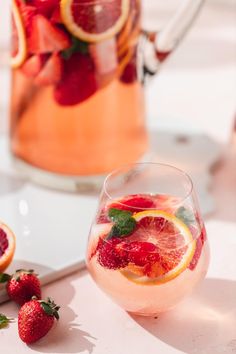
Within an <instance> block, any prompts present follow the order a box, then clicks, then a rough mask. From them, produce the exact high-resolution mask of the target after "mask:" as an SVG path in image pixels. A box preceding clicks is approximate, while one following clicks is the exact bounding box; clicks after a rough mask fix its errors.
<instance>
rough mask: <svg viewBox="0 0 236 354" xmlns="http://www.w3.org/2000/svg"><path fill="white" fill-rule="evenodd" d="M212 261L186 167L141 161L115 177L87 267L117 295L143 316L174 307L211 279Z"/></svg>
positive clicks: (94, 227)
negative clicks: (209, 269) (198, 285)
mask: <svg viewBox="0 0 236 354" xmlns="http://www.w3.org/2000/svg"><path fill="white" fill-rule="evenodd" d="M208 263H209V247H208V243H207V238H206V231H205V227H204V224H203V221H202V217H201V214H200V212H199V207H198V203H197V200H196V196H195V193H194V190H193V184H192V181H191V179H190V177H189V176H188V175H187V174H186V173H184V172H183V171H181V170H179V169H177V168H175V167H172V166H169V165H164V164H158V163H137V164H132V165H127V166H125V167H122V168H120V169H118V170H115V171H114V172H112V173H111V174H110V175H108V177H107V178H106V180H105V182H104V186H103V190H102V194H101V198H100V204H99V208H98V211H97V214H96V218H95V220H94V222H93V224H92V227H91V231H90V236H89V241H88V249H87V266H88V269H89V271H90V273H91V275H92V277H93V279H94V280H95V282H96V283H97V285H98V286H99V287H100V288H101V289H102V290H103V291H104V292H105V293H106V294H107V295H109V296H110V297H111V298H112V300H114V301H115V302H116V303H118V304H119V305H120V306H121V307H122V308H123V309H125V310H127V311H129V312H132V313H135V314H139V315H145V316H151V315H156V314H158V313H160V312H163V311H166V310H169V309H171V308H172V307H173V306H175V305H176V304H177V303H178V302H179V301H180V300H182V299H183V298H184V297H185V296H186V295H187V294H189V293H190V292H191V291H192V289H193V288H194V287H195V286H196V284H197V283H198V282H199V281H200V280H201V279H203V278H204V276H205V275H206V272H207V269H208Z"/></svg>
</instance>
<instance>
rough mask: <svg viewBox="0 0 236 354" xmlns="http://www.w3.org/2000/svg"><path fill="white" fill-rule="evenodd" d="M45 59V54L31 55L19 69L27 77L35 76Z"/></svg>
mask: <svg viewBox="0 0 236 354" xmlns="http://www.w3.org/2000/svg"><path fill="white" fill-rule="evenodd" d="M47 59H48V55H47V54H38V55H32V56H31V57H30V58H29V59H27V60H26V62H25V63H24V64H23V65H22V67H21V71H22V72H23V73H24V74H25V75H26V76H28V77H35V76H37V75H38V74H39V72H40V70H41V69H42V68H43V66H44V64H45V63H46V61H47Z"/></svg>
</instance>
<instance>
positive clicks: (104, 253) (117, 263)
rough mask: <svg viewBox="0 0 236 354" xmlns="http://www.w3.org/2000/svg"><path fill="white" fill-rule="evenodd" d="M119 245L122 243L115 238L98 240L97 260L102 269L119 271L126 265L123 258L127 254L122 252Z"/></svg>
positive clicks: (125, 260) (126, 261) (125, 259)
mask: <svg viewBox="0 0 236 354" xmlns="http://www.w3.org/2000/svg"><path fill="white" fill-rule="evenodd" d="M120 244H122V242H121V241H120V240H119V239H117V238H114V239H111V240H107V241H106V240H102V239H100V240H99V242H98V246H97V252H98V258H97V260H98V262H99V263H100V265H101V266H102V267H105V268H108V269H119V268H124V267H126V266H127V265H128V260H127V258H126V257H125V255H126V254H127V252H126V253H124V251H123V252H122V247H121V248H120V247H119V246H120Z"/></svg>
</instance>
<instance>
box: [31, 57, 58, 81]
mask: <svg viewBox="0 0 236 354" xmlns="http://www.w3.org/2000/svg"><path fill="white" fill-rule="evenodd" d="M62 72H63V61H62V58H61V57H60V55H59V54H58V53H53V54H52V55H51V57H50V58H49V59H48V60H47V62H46V64H45V65H44V67H43V68H42V70H41V71H40V72H39V74H38V75H37V76H36V78H35V80H34V82H35V83H36V84H37V85H43V86H44V85H54V84H57V83H58V82H59V81H60V80H61V78H62Z"/></svg>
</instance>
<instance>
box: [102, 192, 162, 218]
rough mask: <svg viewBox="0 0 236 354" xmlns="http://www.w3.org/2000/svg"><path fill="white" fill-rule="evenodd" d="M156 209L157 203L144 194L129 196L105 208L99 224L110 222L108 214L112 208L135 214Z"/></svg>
mask: <svg viewBox="0 0 236 354" xmlns="http://www.w3.org/2000/svg"><path fill="white" fill-rule="evenodd" d="M155 207H156V203H155V201H154V199H152V198H151V197H150V196H147V195H142V194H133V195H129V196H127V197H125V198H123V199H120V200H119V201H117V202H114V203H112V204H109V205H108V206H107V207H106V208H103V209H102V211H101V213H100V215H99V216H98V219H97V223H99V224H102V223H107V222H109V219H108V216H107V214H108V211H109V209H111V208H115V209H119V210H127V211H131V212H133V213H134V212H137V211H143V210H146V209H151V208H155Z"/></svg>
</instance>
